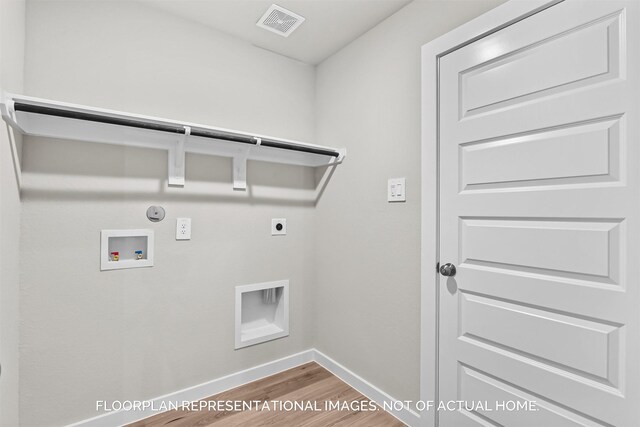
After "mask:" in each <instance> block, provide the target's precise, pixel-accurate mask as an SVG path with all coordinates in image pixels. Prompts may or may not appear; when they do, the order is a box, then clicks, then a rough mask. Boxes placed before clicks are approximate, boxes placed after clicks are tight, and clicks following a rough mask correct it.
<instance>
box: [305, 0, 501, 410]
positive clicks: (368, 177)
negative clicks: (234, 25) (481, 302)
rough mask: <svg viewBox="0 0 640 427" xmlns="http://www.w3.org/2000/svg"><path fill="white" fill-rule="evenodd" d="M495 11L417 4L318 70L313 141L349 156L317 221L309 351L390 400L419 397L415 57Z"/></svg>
mask: <svg viewBox="0 0 640 427" xmlns="http://www.w3.org/2000/svg"><path fill="white" fill-rule="evenodd" d="M501 2H502V1H500V0H472V1H463V0H458V1H426V0H415V1H414V2H412V3H410V4H409V5H407V6H406V7H404V8H403V9H401V10H400V11H398V12H397V13H396V14H395V15H393V16H391V17H390V18H388V19H387V20H385V21H384V22H382V23H381V24H380V25H378V26H376V27H375V28H373V29H372V30H371V31H369V32H368V33H366V34H364V35H363V36H362V37H360V38H359V39H357V40H356V41H354V42H353V43H351V44H350V45H349V46H347V47H346V48H344V49H342V50H341V51H340V52H338V53H337V54H335V55H333V56H332V57H330V58H329V59H327V60H326V61H324V62H323V63H322V64H320V66H319V67H318V69H317V77H316V79H317V86H316V101H317V106H316V113H317V118H316V130H317V138H316V141H317V143H318V144H331V145H335V146H340V147H342V146H344V147H347V152H348V154H349V156H348V159H347V163H346V164H345V165H344V167H340V168H338V169H337V170H336V172H335V174H334V176H333V177H332V181H331V185H329V187H328V188H327V191H326V192H325V195H324V197H323V198H322V200H321V201H320V203H319V204H318V207H317V212H316V223H317V229H318V231H319V232H318V235H317V253H316V257H317V259H318V262H317V271H318V273H317V281H318V286H317V288H316V289H317V292H316V297H315V301H316V304H317V305H316V307H315V310H316V313H317V319H316V333H315V336H316V347H317V348H318V349H319V350H320V351H322V352H325V353H326V354H327V355H329V356H331V357H333V358H335V359H336V360H338V361H340V362H341V363H342V364H344V365H345V366H346V367H347V368H349V369H351V370H353V371H354V372H356V373H357V374H359V375H361V376H362V377H364V378H366V379H367V380H368V381H370V382H371V383H373V384H374V385H376V386H378V387H380V388H382V389H383V390H384V391H386V392H387V393H389V394H391V395H392V396H393V397H395V398H397V399H401V400H405V399H407V400H414V401H415V400H417V399H418V398H419V387H420V375H419V374H420V359H419V357H420V305H419V304H420V47H421V46H422V45H423V44H425V43H427V42H428V41H430V40H433V39H434V38H436V37H437V36H439V35H441V34H444V33H446V32H448V31H449V30H451V29H453V28H455V27H457V26H459V25H461V24H463V23H464V22H466V21H469V20H470V19H472V18H474V17H476V16H478V15H480V14H482V13H483V12H485V11H487V10H489V9H491V8H493V7H495V6H497V5H498V4H500V3H501ZM396 177H406V178H407V202H406V203H393V204H390V203H387V193H386V187H387V179H389V178H396Z"/></svg>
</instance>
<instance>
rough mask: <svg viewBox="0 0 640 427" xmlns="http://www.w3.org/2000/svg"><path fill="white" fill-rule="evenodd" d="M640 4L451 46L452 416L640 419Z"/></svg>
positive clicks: (554, 15) (605, 0)
mask: <svg viewBox="0 0 640 427" xmlns="http://www.w3.org/2000/svg"><path fill="white" fill-rule="evenodd" d="M639 3H640V2H638V1H613V0H566V1H564V2H560V3H558V4H556V5H553V6H551V7H548V8H546V9H544V10H541V11H538V12H537V13H534V14H532V15H531V16H529V17H527V18H525V19H522V20H520V21H518V22H516V23H513V24H511V25H508V26H505V27H504V28H503V29H501V30H499V31H496V32H493V33H491V34H489V35H487V36H485V37H483V38H480V39H479V40H476V41H475V42H472V43H470V44H467V45H465V46H463V47H460V48H458V49H456V50H454V51H452V52H451V53H448V54H446V55H444V56H443V57H442V58H441V59H440V62H439V63H440V68H439V91H440V96H439V111H440V116H439V117H440V118H439V128H440V131H439V132H440V134H439V135H440V136H439V138H440V139H439V164H440V176H439V188H440V189H439V192H440V196H439V197H440V207H439V208H440V216H439V221H440V222H439V227H440V248H439V251H440V256H439V259H440V264H441V267H442V273H443V274H440V276H439V286H440V290H439V304H440V323H439V324H440V327H439V368H438V370H439V399H440V400H441V401H459V400H464V401H467V402H478V401H481V402H488V404H489V408H487V410H485V409H484V408H483V407H482V406H483V405H480V407H479V406H478V405H476V407H473V408H468V409H469V410H467V409H464V408H463V409H461V410H455V411H440V413H439V422H440V425H441V426H456V427H458V426H465V425H503V426H532V427H551V426H578V425H582V426H601V425H603V426H610V425H615V426H629V427H635V426H640V369H639V368H640V345H639V344H640V292H639V291H640V131H639V129H640V111H639V101H638V100H639V99H640V84H639V77H640V63H639V57H640V32H639V30H640V28H639V27H640V11H639V6H640V4H639ZM446 263H450V264H452V265H454V266H455V274H453V271H451V269H449V266H444V264H446ZM446 274H449V275H448V276H447V275H446ZM496 401H497V402H503V401H535V402H536V403H535V405H536V407H537V409H538V410H537V411H526V410H519V411H508V410H495V408H493V409H494V410H489V409H492V407H493V406H494V405H495V402H496ZM498 409H500V408H498Z"/></svg>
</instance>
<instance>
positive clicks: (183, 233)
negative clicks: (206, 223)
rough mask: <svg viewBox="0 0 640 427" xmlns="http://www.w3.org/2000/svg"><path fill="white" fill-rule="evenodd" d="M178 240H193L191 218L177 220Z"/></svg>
mask: <svg viewBox="0 0 640 427" xmlns="http://www.w3.org/2000/svg"><path fill="white" fill-rule="evenodd" d="M176 240H191V218H177V220H176Z"/></svg>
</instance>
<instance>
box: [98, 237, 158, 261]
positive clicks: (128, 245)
mask: <svg viewBox="0 0 640 427" xmlns="http://www.w3.org/2000/svg"><path fill="white" fill-rule="evenodd" d="M100 236H101V238H100V270H103V271H104V270H117V269H122V268H139V267H152V266H153V230H147V229H140V230H102V232H101V235H100Z"/></svg>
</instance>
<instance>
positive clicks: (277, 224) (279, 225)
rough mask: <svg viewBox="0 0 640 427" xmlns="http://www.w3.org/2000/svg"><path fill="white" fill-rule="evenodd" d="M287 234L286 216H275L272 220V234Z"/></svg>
mask: <svg viewBox="0 0 640 427" xmlns="http://www.w3.org/2000/svg"><path fill="white" fill-rule="evenodd" d="M286 234H287V220H286V219H285V218H273V219H272V220H271V235H272V236H284V235H286Z"/></svg>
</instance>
